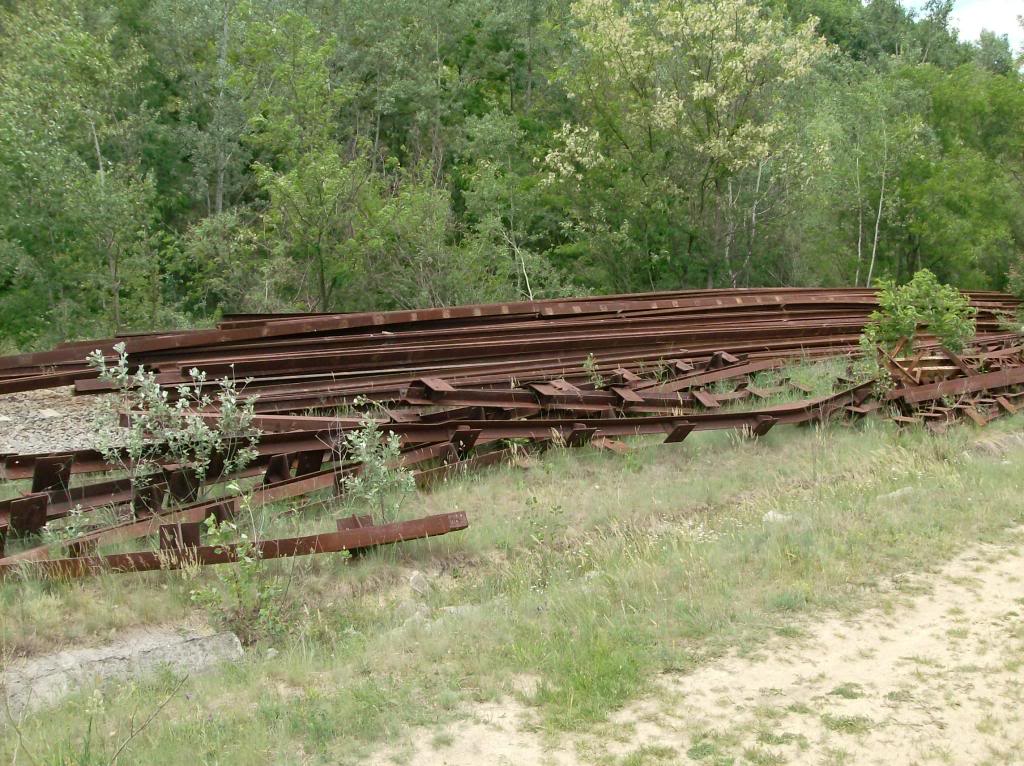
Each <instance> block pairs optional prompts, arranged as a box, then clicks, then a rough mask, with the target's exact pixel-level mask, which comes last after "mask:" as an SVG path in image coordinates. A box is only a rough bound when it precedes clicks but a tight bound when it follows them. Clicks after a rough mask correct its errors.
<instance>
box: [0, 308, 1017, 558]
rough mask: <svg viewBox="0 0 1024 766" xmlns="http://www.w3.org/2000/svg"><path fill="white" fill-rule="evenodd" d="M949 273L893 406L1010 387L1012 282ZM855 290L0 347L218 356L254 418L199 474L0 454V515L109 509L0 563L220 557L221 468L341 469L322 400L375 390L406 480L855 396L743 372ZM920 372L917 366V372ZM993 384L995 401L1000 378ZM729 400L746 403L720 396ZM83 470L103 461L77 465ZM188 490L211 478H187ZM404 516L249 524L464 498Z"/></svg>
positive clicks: (460, 520) (163, 378)
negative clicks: (965, 335)
mask: <svg viewBox="0 0 1024 766" xmlns="http://www.w3.org/2000/svg"><path fill="white" fill-rule="evenodd" d="M969 295H970V298H971V302H972V304H973V305H974V307H975V308H976V309H977V312H978V316H977V326H978V338H977V339H976V342H977V344H978V345H977V347H976V349H975V350H974V352H973V356H972V355H970V354H965V355H964V356H962V357H956V362H955V363H954V362H951V364H952V365H953V366H954V367H955V368H956V371H955V372H954V373H953V374H954V375H959V376H961V377H963V378H964V379H967V380H968V381H969V382H967V383H958V382H956V379H958V378H955V379H953V380H946V381H944V382H938V383H936V382H934V381H930V380H926V379H925V378H922V377H921V376H922V374H926V373H924V369H925V368H926V367H928V365H927V364H923V362H922V360H927V359H930V358H932V357H934V356H935V355H936V354H940V353H941V351H940V349H938V347H937V346H936V345H935V344H928V343H925V344H923V345H920V344H919V348H921V349H923V351H922V353H921V354H919V355H918V357H917V358H915V359H911V360H906V359H904V360H902V362H901V360H898V359H893V360H891V363H892V365H895V369H898V370H903V372H904V373H905V374H906V377H903V378H900V380H902V381H903V383H905V384H906V385H905V386H904V387H903V388H900V389H897V391H896V392H894V396H893V398H892V401H893V402H895V403H896V404H898V405H900V406H903V407H904V408H907V409H909V408H911V407H912V406H913V403H915V402H922V401H929V402H934V401H938V400H943V401H945V400H948V398H949V397H948V394H949V390H948V388H949V386H953V387H954V388H955V387H956V386H962V387H964V388H965V390H966V389H969V391H970V392H973V393H974V394H978V395H981V394H985V392H989V391H991V390H996V389H998V390H1000V391H1002V392H1003V393H1005V394H1010V395H1011V396H1012V395H1013V394H1011V391H1010V390H1011V389H1013V388H1014V387H1015V386H1017V385H1018V384H1020V383H1024V377H1021V378H1020V380H1018V377H1019V373H1020V372H1021V370H1024V364H1021V358H1020V349H1019V348H1017V347H1016V346H1015V345H1014V343H1015V336H1011V335H1009V334H1007V333H1005V332H1004V331H1003V330H1001V326H1002V325H1003V324H1004V321H1003V319H1004V317H1005V316H1006V315H1009V314H1013V313H1014V312H1015V311H1016V310H1017V308H1018V302H1017V301H1016V300H1015V299H1013V298H1010V297H1008V296H1005V295H1002V294H998V293H971V294H969ZM875 308H876V299H875V294H874V292H873V291H871V290H864V289H841V290H840V289H836V290H822V289H774V290H711V291H707V290H704V291H688V292H678V293H656V294H645V295H620V296H605V297H600V298H584V299H578V300H572V301H568V300H551V301H535V302H528V303H506V304H489V305H476V306H459V307H453V308H442V309H427V310H419V311H392V312H377V313H358V314H301V315H283V316H282V315H274V316H264V315H235V316H230V317H226V318H225V319H224V321H222V322H221V323H220V325H219V326H218V327H217V328H215V329H209V330H192V331H184V332H174V333H151V334H139V335H127V336H123V337H120V338H109V339H105V340H93V341H85V342H75V343H68V344H63V345H61V346H59V347H57V348H55V349H53V350H51V351H47V352H42V353H35V354H22V355H18V356H12V357H6V358H0V393H7V392H17V391H28V390H33V389H38V388H46V387H53V386H63V385H71V384H73V385H74V387H75V392H76V393H79V394H87V393H91V392H102V391H106V390H109V385H108V384H107V383H105V382H104V381H102V380H100V379H98V378H97V376H96V372H95V371H94V370H91V369H90V368H89V367H88V365H86V364H85V361H84V357H85V356H86V354H88V353H89V352H90V351H92V350H94V349H99V350H100V351H101V352H102V354H103V355H104V356H106V357H107V358H108V359H113V358H114V357H115V351H114V346H115V345H116V344H118V343H123V344H124V348H125V351H126V353H127V354H128V360H129V363H130V365H132V366H133V367H145V368H147V369H151V370H153V371H155V372H156V373H157V379H158V381H159V382H160V383H162V384H164V385H167V386H169V387H171V388H172V389H173V387H174V386H175V385H177V384H180V383H184V382H189V381H190V380H191V378H190V374H189V371H190V370H191V369H192V368H198V369H201V370H203V371H205V372H206V373H207V376H208V377H207V380H208V381H209V382H208V383H206V384H205V385H214V383H213V381H214V380H215V379H217V378H218V377H224V376H228V377H232V378H234V379H235V380H236V381H239V382H240V384H241V385H242V386H243V395H244V396H245V397H248V398H250V399H251V400H252V401H253V402H254V406H255V409H256V411H257V412H258V413H259V415H258V416H257V420H256V422H257V425H258V426H259V428H260V429H261V431H262V432H263V433H262V436H261V437H260V440H259V445H258V453H259V456H258V457H257V459H256V460H255V462H253V463H252V464H251V465H250V466H248V467H247V468H246V469H245V470H244V471H241V472H237V473H234V474H229V473H227V472H226V471H224V469H223V467H222V465H223V460H222V459H220V462H218V456H213V458H214V459H213V464H212V466H211V469H210V470H208V471H207V472H206V474H205V475H204V476H202V477H201V478H200V477H198V476H197V475H196V472H195V471H193V470H191V469H190V468H189V467H188V466H180V465H168V466H165V467H164V469H163V471H162V473H160V474H159V475H151V476H149V477H148V479H147V481H146V482H145V483H139V482H135V483H133V482H132V481H131V480H130V479H128V478H124V477H123V476H122V477H118V476H117V474H116V470H115V469H116V468H117V463H120V462H122V461H119V460H118V461H115V463H114V464H111V463H109V462H108V459H109V458H110V456H109V455H106V456H104V455H102V454H100V453H99V452H96V451H93V450H82V451H77V452H68V453H60V454H49V455H22V454H14V455H3V456H0V457H2V458H3V470H4V476H5V477H6V478H7V479H8V480H15V479H28V478H31V488H30V489H29V491H27V492H23V493H21V495H20V496H18V497H15V498H12V499H9V500H6V501H0V535H4V536H6V535H17V536H19V537H22V538H25V537H26V536H31V535H32V534H35V533H38V532H39V531H40V530H41V529H42V528H43V527H44V526H45V525H46V524H47V523H49V522H52V521H56V520H58V519H61V518H63V517H66V516H68V515H69V514H70V513H72V512H74V513H76V514H81V513H82V512H85V513H86V515H87V516H86V517H88V514H89V513H90V512H91V511H93V510H95V509H98V508H108V509H110V508H112V509H113V510H114V511H115V512H116V513H117V514H118V521H117V522H116V523H114V524H107V525H105V526H101V525H96V526H95V527H94V528H90V529H88V530H86V531H84V532H83V533H82V534H80V535H78V536H77V537H75V538H74V539H69V540H66V541H64V544H63V548H64V552H63V553H64V557H62V558H57V559H54V558H53V557H52V553H53V551H52V546H42V545H36V546H34V547H27V548H24V549H23V550H20V551H17V552H12V553H10V554H9V555H8V556H7V557H6V558H0V576H3V575H4V574H5V573H9V572H11V571H13V570H15V569H19V568H22V567H24V566H30V567H34V568H35V569H37V570H38V571H40V572H43V573H48V574H61V575H66V576H77V575H81V574H86V573H89V572H93V571H96V570H98V569H103V568H109V569H113V570H115V571H125V570H135V571H138V570H142V569H154V568H160V567H166V566H175V565H177V564H176V562H180V561H182V560H185V558H189V560H194V561H198V562H199V563H220V562H222V561H228V560H232V557H233V556H235V555H236V552H235V551H233V550H224V549H218V550H214V549H212V548H210V547H209V546H203V545H201V544H200V534H199V530H200V524H201V522H202V521H203V520H204V519H206V518H207V517H209V516H215V517H217V518H226V517H228V516H230V515H231V514H232V513H234V512H236V511H237V508H238V503H239V498H238V497H237V496H232V495H231V494H229V493H228V494H226V491H225V487H227V486H228V484H229V483H230V482H235V481H237V480H239V479H246V478H253V479H256V480H257V481H256V484H255V486H254V488H253V489H252V490H250V491H249V492H248V493H247V497H246V502H247V503H248V504H249V505H250V507H252V506H259V505H266V504H269V503H276V502H280V501H282V500H285V499H288V498H296V497H299V496H302V495H307V494H310V493H313V492H317V491H320V490H330V489H332V488H333V489H335V490H336V491H341V490H343V488H344V485H345V481H344V480H345V477H346V476H349V475H352V474H354V473H356V472H358V471H359V470H360V466H359V465H358V464H357V463H355V462H353V461H351V460H349V459H348V456H347V454H346V452H345V449H344V439H342V438H341V437H342V436H343V435H344V433H345V432H346V431H348V430H351V429H353V428H357V427H359V422H360V419H359V418H355V417H352V416H351V413H349V416H348V417H340V416H339V415H338V414H337V412H336V410H337V408H339V407H341V406H345V407H346V408H352V407H353V406H354V405H356V404H357V403H358V402H363V401H366V400H373V401H374V402H375V404H374V412H375V413H376V417H377V420H378V427H379V428H380V430H381V431H382V432H384V433H392V434H396V435H397V436H398V438H399V439H400V442H401V445H402V453H401V462H402V463H403V464H404V465H405V466H407V467H409V468H412V469H415V470H416V471H417V479H418V481H419V482H420V483H422V484H427V483H430V482H432V481H435V480H437V479H438V478H440V477H444V476H447V475H450V474H451V473H452V472H453V471H460V470H465V469H466V468H469V467H473V466H479V465H483V464H487V463H493V462H496V461H500V460H503V459H505V458H507V457H508V456H509V454H510V453H511V451H512V447H511V446H510V445H511V444H512V443H513V441H515V442H516V443H521V441H522V440H525V441H526V442H528V443H532V444H534V445H539V446H542V447H543V446H546V445H549V444H551V443H560V444H564V445H566V446H569V447H576V446H581V445H584V444H593V445H596V446H599V447H604V448H610V449H617V450H619V449H623V448H624V445H623V443H622V442H621V441H617V438H619V437H625V436H633V435H641V434H648V435H650V434H662V435H664V437H665V441H666V442H668V443H673V442H679V441H681V440H682V439H684V438H685V437H686V435H687V434H689V433H690V432H692V431H695V430H697V431H699V430H712V429H741V430H743V431H744V432H747V433H750V434H752V435H761V434H764V433H765V432H766V431H768V430H769V429H770V428H772V427H773V426H774V425H776V424H783V423H806V422H811V421H814V420H819V419H824V418H827V417H829V416H830V415H832V414H833V413H836V412H839V411H845V412H849V413H852V414H865V413H866V412H868V411H870V410H871V409H874V408H878V407H881V406H882V403H881V402H870V401H868V398H869V395H870V393H871V385H870V384H861V385H855V384H853V383H852V382H850V383H849V384H848V385H846V386H845V387H840V390H838V391H833V392H832V393H830V394H829V395H826V396H820V397H810V398H808V394H807V393H803V394H801V393H799V386H797V384H796V383H795V382H793V381H790V380H787V379H786V378H785V375H784V373H783V372H779V373H777V375H776V378H777V379H776V380H775V381H774V382H773V384H772V385H771V386H767V387H766V386H757V385H754V382H755V381H754V379H753V376H755V375H758V374H760V373H764V372H766V371H768V370H781V368H783V367H784V366H785V365H787V364H789V363H791V362H793V361H796V360H816V359H822V358H827V357H835V356H843V355H851V354H854V353H856V352H857V349H858V341H859V338H860V334H861V331H862V329H863V326H864V324H865V323H866V321H867V319H868V316H869V314H870V313H871V312H872V311H873V310H874V309H875ZM1014 349H1016V350H1014ZM926 353H927V354H931V355H932V356H931V357H928V356H926V355H925V354H926ZM942 358H943V359H945V360H947V361H949V360H950V359H951V357H950V355H945V356H943V357H942ZM932 367H934V365H932ZM992 375H999V376H1002V377H1000V378H999V380H996V379H995V378H991V377H990V376H992ZM915 376H916V377H915ZM986 376H989V377H986ZM978 378H983V380H978ZM911 381H913V384H912V385H911ZM928 386H931V387H933V388H935V387H936V386H938V388H935V392H931V393H929V391H930V389H929V391H925V390H922V388H923V387H928ZM942 386H946V387H947V388H946V389H943V388H942ZM956 390H957V391H959V389H956ZM786 391H788V392H790V394H791V396H797V397H802V398H798V400H797V401H793V402H789V403H786V404H775V405H772V406H762V407H755V408H753V409H751V408H750V403H751V402H757V401H758V400H761V399H767V398H769V397H772V396H778V395H781V394H783V393H784V392H786ZM932 393H934V394H935V395H934V396H933V397H932V398H931V399H929V398H928V397H929V396H931V395H932ZM944 397H945V399H944ZM998 398H1001V399H1002V401H1003V402H1005V403H1006V404H1008V405H1009V406H1010V407H1013V405H1012V404H1010V400H1009V399H1008V398H1007V397H1006V396H1000V397H998ZM739 400H747V405H746V406H744V407H735V406H730V405H732V404H733V403H735V402H737V401H739ZM993 401H998V399H993ZM985 402H987V399H985ZM983 404H984V402H982V403H980V404H979V403H977V402H972V404H971V405H970V406H969V407H967V406H964V407H961V408H960V410H962V411H963V412H964V413H965V414H967V415H968V416H971V417H972V418H974V416H973V415H971V412H970V411H971V410H973V411H975V412H978V407H979V406H982V405H983ZM958 406H959V405H958ZM958 411H959V410H956V409H955V408H948V412H952V413H953V414H956V413H957V412H958ZM947 414H948V413H947ZM194 415H195V417H205V418H212V417H215V414H214V413H210V412H196V413H194ZM898 417H903V418H911V417H913V413H911V412H905V414H903V415H901V416H898ZM929 417H930V418H931V417H932V416H929ZM974 419H975V420H977V419H978V418H974ZM103 472H112V473H110V475H108V476H103V477H100V478H99V479H98V480H97V479H96V478H95V477H93V478H92V479H91V480H89V479H88V478H87V477H88V475H90V474H93V475H94V474H96V473H103ZM73 475H74V476H75V479H72V476H73ZM111 476H113V478H111ZM208 496H209V497H215V498H216V499H214V500H209V499H207V500H203V499H201V498H203V497H208ZM456 517H457V518H456ZM404 524H405V525H406V526H404V527H403V526H402V525H394V524H392V525H383V526H378V525H374V524H373V523H372V521H370V520H368V519H366V518H362V517H351V518H349V519H345V520H343V521H340V522H339V529H338V531H336V532H330V533H325V534H321V535H314V536H311V537H306V538H289V539H286V540H277V541H268V542H267V543H266V544H265V546H264V548H265V550H263V551H262V553H263V555H264V556H266V557H273V556H280V555H299V554H301V553H316V552H327V551H336V550H341V549H349V550H354V549H357V548H359V547H361V546H371V545H380V544H383V543H387V542H396V541H399V540H403V539H409V538H411V537H426V536H430V535H434V534H443V533H444V532H447V531H451V530H452V529H461V528H463V527H464V526H465V525H466V519H465V517H464V516H463V515H461V514H454V515H452V514H449V515H446V516H443V517H435V518H432V519H421V520H416V521H414V522H404ZM410 525H411V526H410ZM149 535H158V537H159V543H160V547H161V550H159V551H140V552H138V553H134V554H108V555H106V556H99V555H97V554H96V547H97V546H98V545H105V544H109V543H114V542H122V541H125V540H130V539H134V538H139V537H145V536H149ZM2 539H3V538H2V537H0V541H2ZM27 539H29V540H30V539H31V538H30V537H28V538H27ZM2 555H3V549H2V547H0V556H2Z"/></svg>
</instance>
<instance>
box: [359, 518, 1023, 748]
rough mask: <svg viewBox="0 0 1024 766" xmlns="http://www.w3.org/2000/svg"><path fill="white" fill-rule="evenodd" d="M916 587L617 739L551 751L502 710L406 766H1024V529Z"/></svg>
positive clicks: (683, 682) (738, 670) (679, 691)
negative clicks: (1009, 540)
mask: <svg viewBox="0 0 1024 766" xmlns="http://www.w3.org/2000/svg"><path fill="white" fill-rule="evenodd" d="M908 590H909V592H912V593H916V594H918V595H915V596H913V597H908V598H905V599H904V600H903V601H902V602H899V603H897V605H896V606H895V607H894V608H890V609H888V610H883V609H875V610H871V611H869V612H867V613H865V614H863V615H861V616H860V617H859V618H857V619H852V620H838V619H832V620H828V621H825V622H822V623H817V624H814V625H812V626H810V627H809V629H808V630H807V637H806V639H805V640H801V641H798V642H794V641H792V640H789V641H788V642H784V641H783V640H781V639H780V640H778V641H776V642H773V644H772V645H770V646H768V647H766V649H765V651H764V652H763V653H762V655H761V656H760V657H757V658H754V659H751V658H738V657H736V658H729V659H725V660H722V661H718V662H715V663H712V664H710V665H708V666H705V667H704V668H702V669H700V670H698V671H697V672H695V673H693V674H691V675H688V676H683V677H680V676H672V677H665V678H664V679H663V680H662V681H661V682H660V687H661V690H660V693H658V694H656V695H654V696H653V697H651V698H649V699H645V700H642V701H640V702H638V703H635V704H633V705H631V706H630V707H628V708H627V709H625V710H623V711H621V712H620V713H618V714H616V715H615V716H613V718H612V721H611V723H612V724H613V725H612V726H610V727H607V729H608V731H610V732H614V734H612V735H611V736H609V737H600V738H598V737H588V738H586V739H584V740H575V741H570V740H568V739H567V740H565V741H564V742H563V743H562V744H561V745H560V746H557V747H554V748H552V747H545V745H544V743H543V742H542V741H541V739H540V738H539V736H538V735H536V734H534V733H531V732H530V731H529V729H530V726H529V723H530V711H529V709H527V708H524V707H522V706H519V705H517V704H514V703H508V704H502V705H490V706H485V707H481V708H480V709H478V710H477V712H476V715H475V720H474V721H471V722H463V723H459V724H455V725H453V726H452V727H450V728H449V729H448V730H446V731H444V732H440V733H439V734H435V735H433V736H432V735H430V734H427V735H425V736H423V737H421V738H419V741H417V742H415V743H414V744H413V746H412V748H413V750H412V752H411V753H410V751H409V750H406V751H405V753H404V755H405V757H406V758H408V760H407V761H406V762H407V763H414V764H417V766H441V765H442V764H444V765H445V766H463V765H465V766H470V765H471V764H484V763H486V764H494V765H497V764H515V765H516V766H519V764H524V765H525V764H544V763H550V764H559V765H561V764H565V765H566V766H576V765H577V764H595V763H600V764H623V766H625V764H630V766H640V765H641V764H668V763H673V764H674V763H701V764H714V765H715V766H718V765H720V764H731V763H735V764H744V763H753V764H775V763H791V764H858V765H859V764H930V763H941V764H972V765H973V764H1024V530H1018V533H1017V534H1016V536H1015V537H1014V541H1013V543H1012V544H1007V545H1003V546H984V547H979V548H975V549H973V550H972V551H971V552H969V553H967V554H965V555H962V556H960V557H959V558H957V559H956V560H954V561H952V562H950V563H949V564H948V565H947V566H946V567H944V568H943V569H942V570H941V571H940V572H939V573H937V574H930V575H925V576H919V577H913V578H907V579H906V580H904V581H902V582H901V588H900V592H901V593H907V592H908ZM392 755H394V754H392ZM390 760H391V758H390V756H382V757H381V759H380V760H378V761H377V762H378V763H387V762H389V761H390Z"/></svg>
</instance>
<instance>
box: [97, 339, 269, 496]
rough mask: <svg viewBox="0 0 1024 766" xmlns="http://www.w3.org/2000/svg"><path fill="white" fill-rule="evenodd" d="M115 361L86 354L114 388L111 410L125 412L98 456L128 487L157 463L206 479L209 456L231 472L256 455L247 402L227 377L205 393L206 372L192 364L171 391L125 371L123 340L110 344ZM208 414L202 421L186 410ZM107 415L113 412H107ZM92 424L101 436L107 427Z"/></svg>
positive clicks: (140, 372)
mask: <svg viewBox="0 0 1024 766" xmlns="http://www.w3.org/2000/svg"><path fill="white" fill-rule="evenodd" d="M114 351H116V352H117V360H116V361H115V362H114V364H113V365H108V364H107V361H106V359H104V356H103V353H102V352H101V351H99V350H98V349H97V350H96V351H93V352H92V353H91V354H89V356H88V357H87V361H88V363H89V366H90V367H92V368H93V369H95V370H96V371H97V372H98V373H99V377H100V380H103V381H105V382H107V383H111V384H112V385H114V386H116V387H117V393H118V401H117V408H116V409H117V410H119V411H120V412H124V413H128V414H129V424H128V427H127V428H122V429H116V431H117V434H118V438H117V439H116V440H114V441H107V442H105V443H103V444H101V445H100V449H101V451H102V453H103V455H104V459H106V460H107V461H108V462H110V463H113V464H116V465H120V466H121V467H122V468H123V469H124V470H125V471H126V472H127V473H128V474H129V476H130V477H131V479H132V484H133V485H134V486H137V485H139V484H140V483H141V482H143V481H144V480H145V478H146V477H148V476H150V475H152V474H155V473H157V472H158V471H159V470H160V467H161V466H162V465H166V464H176V465H179V466H184V467H187V468H190V469H191V470H193V471H195V474H196V476H197V478H198V480H199V481H202V480H203V479H205V478H206V474H207V472H208V471H209V468H210V465H211V463H212V461H213V459H214V456H218V455H219V456H221V457H223V459H224V468H223V470H224V473H234V472H236V471H240V470H242V469H243V468H245V467H246V466H247V465H248V464H249V463H251V462H252V461H253V460H255V459H256V454H257V453H256V443H257V441H258V439H259V435H260V432H259V429H257V428H256V427H255V426H254V425H253V419H254V414H253V402H252V401H248V402H243V401H241V400H240V399H239V394H238V388H237V386H236V385H235V382H234V381H233V380H230V379H228V378H224V379H223V380H220V381H218V382H217V389H216V395H211V394H209V393H206V386H205V383H206V373H205V372H200V371H199V370H197V369H195V368H193V369H192V370H190V371H189V376H190V377H191V379H192V383H191V384H187V383H186V384H183V385H180V386H178V387H177V388H176V389H175V390H174V394H175V395H174V396H171V391H169V390H168V389H166V388H164V387H163V386H161V385H160V384H159V383H158V382H157V381H156V375H155V374H154V373H153V372H151V371H149V370H146V369H145V368H143V367H141V366H140V367H139V368H138V369H137V370H136V371H135V372H132V371H131V368H130V366H129V363H128V354H127V353H126V352H125V345H124V343H118V344H117V345H116V346H114ZM194 411H204V412H210V413H212V414H213V417H212V418H208V419H204V418H200V417H196V416H194V415H192V414H191V413H192V412H194ZM111 414H112V416H113V418H115V419H116V418H117V417H118V412H113V413H111ZM103 425H104V424H99V423H98V424H97V426H98V430H99V432H100V433H101V434H102V433H104V432H105V431H106V430H107V429H105V428H103V427H102V426H103Z"/></svg>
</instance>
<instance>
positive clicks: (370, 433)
mask: <svg viewBox="0 0 1024 766" xmlns="http://www.w3.org/2000/svg"><path fill="white" fill-rule="evenodd" d="M344 444H345V447H346V450H347V455H346V461H353V462H356V463H359V470H358V471H357V472H355V473H352V474H349V475H348V476H346V477H345V478H344V489H345V499H346V502H348V503H350V504H352V505H354V506H356V507H359V506H364V507H368V508H369V509H370V510H371V511H373V512H374V513H375V514H376V515H377V519H378V521H379V523H382V524H387V523H390V522H392V521H395V520H396V518H397V516H398V512H399V510H400V509H401V507H402V504H403V502H404V501H405V499H406V498H407V497H408V496H409V494H411V493H412V492H414V491H415V490H416V481H415V478H414V477H413V475H412V473H411V472H410V471H409V470H408V469H407V468H405V467H403V466H402V465H401V463H400V458H401V441H400V439H399V437H398V434H395V433H390V434H388V435H387V436H384V435H383V434H382V433H381V431H380V428H378V427H377V424H376V422H375V421H373V420H371V419H369V418H367V419H365V420H364V421H363V423H362V426H361V427H360V428H358V429H355V430H352V431H347V432H346V433H345V442H344Z"/></svg>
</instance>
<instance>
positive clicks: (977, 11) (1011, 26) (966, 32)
mask: <svg viewBox="0 0 1024 766" xmlns="http://www.w3.org/2000/svg"><path fill="white" fill-rule="evenodd" d="M903 4H904V5H906V6H907V7H908V8H916V9H920V8H923V7H924V4H925V0H904V2H903ZM1018 16H1024V0H954V3H953V25H954V26H955V27H956V28H957V29H958V30H960V39H961V40H970V41H973V40H977V39H978V35H979V34H980V33H981V30H983V29H987V30H989V31H991V32H996V33H997V34H1001V35H1009V36H1010V44H1011V45H1012V46H1013V47H1014V48H1015V49H1017V50H1018V51H1019V50H1021V48H1022V47H1024V30H1021V27H1020V24H1019V23H1017V17H1018Z"/></svg>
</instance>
